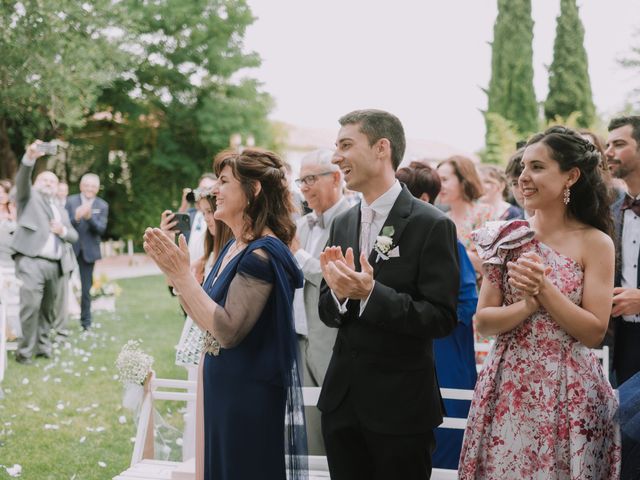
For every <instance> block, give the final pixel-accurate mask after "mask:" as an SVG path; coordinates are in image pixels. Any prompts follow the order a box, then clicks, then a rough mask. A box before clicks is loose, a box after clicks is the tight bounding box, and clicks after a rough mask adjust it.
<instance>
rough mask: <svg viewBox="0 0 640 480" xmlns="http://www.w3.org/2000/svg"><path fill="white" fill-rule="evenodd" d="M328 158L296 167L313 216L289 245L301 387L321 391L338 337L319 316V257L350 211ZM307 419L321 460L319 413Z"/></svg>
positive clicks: (319, 155) (323, 153)
mask: <svg viewBox="0 0 640 480" xmlns="http://www.w3.org/2000/svg"><path fill="white" fill-rule="evenodd" d="M332 156H333V151H331V150H315V151H313V152H311V153H309V154H308V155H306V156H305V157H304V158H303V159H302V162H301V165H300V178H298V179H296V181H295V182H296V184H297V185H298V187H299V188H300V191H301V192H302V195H303V196H304V198H305V200H306V201H307V204H308V205H309V208H310V209H311V210H312V212H311V213H308V214H306V215H304V216H303V217H301V218H299V219H298V221H297V227H298V228H297V236H296V238H295V239H294V240H293V242H292V244H291V251H292V252H293V254H294V256H295V258H296V260H297V261H298V264H299V265H300V268H301V269H302V272H303V273H304V286H303V288H301V289H299V290H297V291H296V296H295V299H294V311H295V320H296V332H297V333H298V336H299V339H300V342H299V345H300V351H301V358H302V361H303V362H302V363H303V365H304V385H305V386H308V387H319V386H321V385H322V382H323V380H324V374H325V372H326V371H327V366H328V365H329V359H330V358H331V350H332V348H333V344H334V342H335V339H336V333H337V330H336V329H333V328H329V327H327V326H325V325H324V323H322V322H321V321H320V317H319V315H318V298H319V296H320V282H321V281H322V270H321V269H320V252H322V250H323V249H324V247H325V245H326V243H327V239H328V238H329V229H330V227H331V223H332V222H333V219H334V218H335V217H336V216H338V215H339V214H340V213H342V212H344V211H346V210H348V209H349V203H348V202H347V201H346V199H344V198H343V196H342V187H343V182H342V174H341V173H340V170H339V168H338V167H337V166H336V165H333V164H332V163H331V158H332ZM306 413H307V437H308V442H309V453H310V454H312V455H324V443H323V441H322V434H321V431H320V417H319V414H318V411H317V410H316V409H315V408H312V409H311V408H310V409H308V411H307V412H306Z"/></svg>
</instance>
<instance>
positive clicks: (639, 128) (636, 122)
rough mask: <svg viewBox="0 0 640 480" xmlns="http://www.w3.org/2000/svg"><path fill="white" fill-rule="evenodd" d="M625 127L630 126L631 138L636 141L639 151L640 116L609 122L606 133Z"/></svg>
mask: <svg viewBox="0 0 640 480" xmlns="http://www.w3.org/2000/svg"><path fill="white" fill-rule="evenodd" d="M626 125H631V129H632V131H631V136H632V137H633V139H634V140H635V141H636V144H637V146H638V149H640V115H629V116H626V117H616V118H613V119H612V120H611V121H610V122H609V126H608V127H607V130H608V131H611V130H615V129H617V128H620V127H624V126H626Z"/></svg>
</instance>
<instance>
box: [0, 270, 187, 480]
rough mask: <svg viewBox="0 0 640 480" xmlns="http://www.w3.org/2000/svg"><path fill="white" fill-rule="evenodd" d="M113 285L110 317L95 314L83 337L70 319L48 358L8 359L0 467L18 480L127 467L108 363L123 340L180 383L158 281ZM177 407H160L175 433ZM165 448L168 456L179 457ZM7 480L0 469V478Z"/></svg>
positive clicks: (78, 478)
mask: <svg viewBox="0 0 640 480" xmlns="http://www.w3.org/2000/svg"><path fill="white" fill-rule="evenodd" d="M118 283H119V285H120V286H121V287H122V289H123V292H122V295H121V296H120V297H119V298H118V299H117V306H116V312H115V313H96V314H95V315H94V327H95V328H94V329H93V330H92V331H91V332H88V333H82V332H81V330H80V327H79V322H78V320H77V319H71V320H70V321H69V324H70V325H73V327H72V334H71V335H70V337H69V340H68V341H67V342H66V343H64V344H60V345H58V347H57V348H56V349H55V354H54V358H53V359H52V360H46V359H38V360H36V361H35V363H34V365H30V366H25V365H19V364H17V363H16V362H15V361H14V360H13V358H12V357H13V356H12V355H11V354H10V355H9V360H8V364H9V365H8V369H7V371H6V372H5V379H4V381H3V383H2V385H1V386H2V388H3V390H4V399H0V465H5V466H8V467H9V466H12V465H13V464H19V465H21V466H22V475H21V477H20V478H22V479H24V480H60V479H73V480H102V479H110V478H112V477H113V476H115V475H116V474H118V473H120V472H121V471H123V470H125V469H126V468H127V466H128V464H129V461H130V458H131V453H132V451H133V443H132V441H131V439H132V437H134V436H135V423H134V419H133V418H132V417H133V414H132V412H130V411H129V410H125V409H124V408H122V406H121V400H122V387H121V384H120V383H119V382H118V380H117V379H115V378H114V377H115V376H116V374H117V371H116V368H115V366H114V361H115V359H116V357H117V355H118V353H119V352H120V349H121V348H122V346H123V345H124V344H125V343H126V341H127V340H129V339H138V338H139V339H142V340H143V343H142V348H143V349H144V350H145V351H146V352H147V353H149V354H151V355H152V356H153V357H154V366H153V368H154V370H155V371H156V374H157V375H158V376H159V377H168V378H186V372H185V370H184V369H183V368H182V367H178V366H176V365H175V364H174V359H175V350H174V345H175V344H176V343H177V341H178V339H179V336H180V332H181V330H182V324H183V322H182V318H183V317H182V314H181V313H180V310H179V307H178V304H177V301H176V300H175V298H172V297H170V296H169V294H168V292H167V288H166V285H165V282H164V279H163V277H161V276H153V277H142V278H136V279H127V280H121V281H119V282H118ZM167 403H168V402H167ZM178 408H179V407H178V406H177V405H171V404H166V403H165V404H161V406H160V409H161V414H162V416H163V418H164V419H165V420H166V421H168V422H169V423H170V424H174V425H176V426H178V427H180V426H181V415H180V412H179V411H178ZM121 416H124V417H125V419H126V423H120V421H119V419H120V417H121ZM173 446H174V447H175V448H174V452H173V453H172V458H174V457H175V458H179V454H180V452H179V449H180V448H179V447H178V446H175V444H173ZM9 478H12V477H10V476H9V474H8V473H7V472H6V471H5V469H4V468H0V479H3V480H4V479H9Z"/></svg>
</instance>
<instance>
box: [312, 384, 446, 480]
mask: <svg viewBox="0 0 640 480" xmlns="http://www.w3.org/2000/svg"><path fill="white" fill-rule="evenodd" d="M322 435H323V437H324V443H325V447H326V450H327V461H328V463H329V472H330V473H331V479H332V480H358V479H363V480H365V479H366V480H389V479H395V478H398V479H400V478H401V479H402V480H425V479H429V478H431V452H432V451H433V450H434V448H435V440H434V436H433V433H432V432H428V433H422V434H417V435H388V434H382V433H377V432H372V431H371V430H368V429H367V428H365V427H364V426H363V425H362V424H361V423H360V422H359V421H358V418H357V415H356V412H355V409H354V405H353V403H352V401H351V399H350V395H349V394H347V397H346V398H345V399H344V400H343V401H342V403H341V404H340V406H339V407H338V408H337V409H336V410H334V411H333V412H330V413H323V414H322Z"/></svg>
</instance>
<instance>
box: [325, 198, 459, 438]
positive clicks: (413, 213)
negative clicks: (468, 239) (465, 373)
mask: <svg viewBox="0 0 640 480" xmlns="http://www.w3.org/2000/svg"><path fill="white" fill-rule="evenodd" d="M388 225H392V226H393V227H394V230H395V232H394V234H393V237H392V238H393V246H392V248H393V247H395V246H398V247H399V250H400V256H399V257H396V258H389V259H388V260H380V261H378V262H375V261H376V258H377V254H376V252H375V251H374V252H372V254H371V256H370V257H369V262H370V263H371V264H372V265H373V268H374V279H375V286H374V289H373V291H372V293H371V296H370V297H369V301H368V303H367V306H366V308H365V310H364V312H363V314H362V316H360V315H359V313H360V302H359V301H354V300H349V301H348V304H347V307H348V310H347V312H346V313H345V314H340V313H339V308H338V306H337V305H336V302H335V300H334V299H333V296H332V294H331V291H330V289H329V288H328V286H327V284H326V283H325V282H324V281H323V282H322V286H321V293H320V300H319V313H320V318H321V319H322V321H323V322H324V323H325V324H326V325H328V326H329V327H336V328H338V336H337V338H336V342H335V345H334V348H333V355H332V357H331V362H330V364H329V368H328V370H327V374H326V376H325V380H324V384H323V386H322V392H321V394H320V399H319V401H318V407H319V408H320V410H322V411H323V412H325V413H326V412H331V411H333V410H334V409H336V408H337V407H338V406H339V405H340V403H341V401H342V400H343V399H344V397H345V395H346V394H347V392H350V395H351V396H352V400H353V402H354V405H356V414H357V415H358V418H359V420H360V421H361V422H362V423H363V425H364V426H365V427H367V428H368V429H370V430H372V431H376V432H380V433H388V434H413V433H424V432H427V431H430V430H431V429H433V428H435V427H436V426H437V425H439V424H440V423H441V422H442V409H441V405H442V402H441V398H440V390H439V387H438V382H437V379H436V376H435V367H434V359H433V341H432V340H433V339H434V338H440V337H444V336H446V335H448V334H449V333H450V332H451V331H452V330H453V329H454V328H455V326H456V323H457V317H456V302H457V293H458V287H459V268H458V251H457V245H456V229H455V225H454V224H453V222H452V221H451V220H450V219H449V218H448V217H447V216H446V215H445V214H443V213H442V212H440V211H439V210H438V209H437V208H435V207H433V206H431V205H429V204H426V203H424V202H421V201H419V200H416V199H415V198H414V197H413V196H412V195H411V193H409V191H408V190H407V189H406V188H405V187H403V189H402V192H401V193H400V195H399V197H398V199H397V200H396V202H395V204H394V206H393V208H392V209H391V212H390V213H389V217H388V218H387V221H386V222H385V226H388ZM359 236H360V207H359V205H356V206H354V207H352V208H351V209H349V210H348V211H347V212H345V213H344V214H342V215H340V216H338V217H337V218H336V219H335V221H334V222H333V225H332V227H331V232H330V234H329V241H328V245H337V246H340V247H342V248H343V251H344V250H346V249H347V248H348V247H352V248H353V250H354V253H355V258H356V259H358V258H359V257H360V252H359ZM374 262H375V263H374ZM357 263H359V262H357ZM357 268H358V269H359V268H360V265H357Z"/></svg>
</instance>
